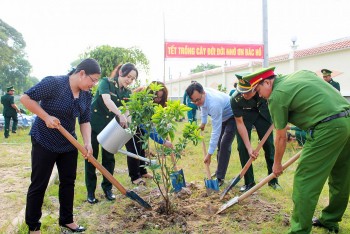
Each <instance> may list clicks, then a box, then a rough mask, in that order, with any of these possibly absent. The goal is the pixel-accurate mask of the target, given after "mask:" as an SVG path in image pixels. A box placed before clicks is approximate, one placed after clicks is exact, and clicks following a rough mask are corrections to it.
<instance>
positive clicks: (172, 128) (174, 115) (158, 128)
mask: <svg viewBox="0 0 350 234" xmlns="http://www.w3.org/2000/svg"><path fill="white" fill-rule="evenodd" d="M162 88H163V87H162V85H159V84H156V83H151V84H150V86H149V87H148V88H147V89H144V90H142V91H139V92H135V93H133V94H132V95H131V96H130V99H129V100H128V102H124V103H123V104H124V106H123V108H122V111H123V112H125V111H126V110H128V111H129V113H130V115H131V123H130V125H129V129H130V131H131V132H133V133H134V132H135V131H136V130H137V128H138V127H140V128H141V129H142V130H143V134H141V139H138V140H140V141H141V142H142V147H143V148H144V149H149V144H150V140H149V139H150V136H151V134H153V133H154V132H157V134H158V135H159V136H160V137H162V139H170V140H171V142H173V146H174V147H173V148H166V147H165V146H163V145H160V144H156V143H154V149H155V157H156V160H157V162H158V164H157V165H148V166H147V167H148V168H149V169H150V170H151V171H152V172H153V175H154V176H153V181H154V182H155V184H156V185H157V187H158V189H159V191H160V193H161V196H162V198H163V201H164V212H165V213H167V214H169V213H170V212H172V204H171V201H170V197H169V194H170V193H171V192H173V188H172V186H171V178H170V175H171V174H172V173H174V166H175V165H176V163H177V161H178V160H179V159H180V158H181V156H182V154H183V151H184V149H185V148H186V146H187V145H188V143H190V142H192V143H193V144H194V145H197V144H198V141H199V140H200V139H201V138H202V137H201V136H200V130H199V129H198V126H197V124H196V123H195V122H192V123H186V124H185V126H184V129H183V131H182V136H181V137H178V139H175V132H176V127H177V121H178V120H180V119H182V118H183V117H185V114H186V113H187V111H189V110H190V109H191V108H189V107H187V106H186V105H184V104H181V103H180V100H177V101H171V100H170V101H168V102H167V105H166V107H162V106H161V105H158V104H156V103H154V102H153V99H154V97H155V96H156V95H155V93H156V92H157V91H159V90H161V89H162ZM171 155H173V156H174V158H175V160H174V161H173V160H171V157H170V156H171ZM180 179H181V178H180ZM182 179H183V178H182Z"/></svg>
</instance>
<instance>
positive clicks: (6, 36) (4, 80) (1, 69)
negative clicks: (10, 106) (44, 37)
mask: <svg viewBox="0 0 350 234" xmlns="http://www.w3.org/2000/svg"><path fill="white" fill-rule="evenodd" d="M25 46H26V43H25V41H24V39H23V37H22V34H21V33H19V32H18V31H17V30H16V29H14V28H13V27H11V26H10V25H8V24H7V23H5V22H4V21H2V20H1V19H0V86H1V88H2V90H5V88H6V87H7V86H9V85H14V86H15V87H16V89H17V90H18V91H23V89H24V86H25V84H26V81H27V77H28V75H29V73H30V70H31V65H30V63H29V62H28V60H27V59H26V53H25V51H24V49H25Z"/></svg>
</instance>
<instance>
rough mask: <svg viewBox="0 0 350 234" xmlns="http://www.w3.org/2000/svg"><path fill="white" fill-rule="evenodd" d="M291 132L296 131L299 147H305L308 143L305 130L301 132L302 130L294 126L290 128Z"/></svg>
mask: <svg viewBox="0 0 350 234" xmlns="http://www.w3.org/2000/svg"><path fill="white" fill-rule="evenodd" d="M290 130H293V131H295V138H296V140H297V142H298V145H299V146H303V145H305V141H306V132H305V131H304V130H301V129H300V128H298V127H296V126H293V127H291V128H290Z"/></svg>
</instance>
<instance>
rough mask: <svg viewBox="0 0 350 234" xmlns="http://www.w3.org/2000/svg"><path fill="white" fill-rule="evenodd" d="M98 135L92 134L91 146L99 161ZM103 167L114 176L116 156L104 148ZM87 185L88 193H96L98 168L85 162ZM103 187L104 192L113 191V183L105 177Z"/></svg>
mask: <svg viewBox="0 0 350 234" xmlns="http://www.w3.org/2000/svg"><path fill="white" fill-rule="evenodd" d="M97 135H98V134H97V133H96V132H94V131H92V132H91V145H92V150H93V156H94V158H96V159H98V155H99V149H100V145H99V143H98V141H97ZM101 149H102V166H103V167H104V168H106V170H107V171H108V172H109V173H111V174H112V175H113V173H114V168H115V158H114V154H112V153H109V152H108V151H107V150H105V149H104V148H102V147H101ZM85 184H86V189H87V192H88V193H94V192H95V190H96V184H97V176H96V168H95V166H94V165H92V163H90V162H88V161H87V160H85ZM101 187H102V189H103V191H107V190H111V189H112V183H111V182H109V180H108V179H107V178H106V177H104V176H103V179H102V183H101Z"/></svg>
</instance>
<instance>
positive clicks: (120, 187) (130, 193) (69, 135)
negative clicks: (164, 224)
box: [58, 125, 152, 210]
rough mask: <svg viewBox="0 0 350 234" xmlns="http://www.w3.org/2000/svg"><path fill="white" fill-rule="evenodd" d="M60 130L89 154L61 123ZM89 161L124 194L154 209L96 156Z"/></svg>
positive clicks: (71, 141) (145, 206) (149, 208)
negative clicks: (118, 178) (121, 181)
mask: <svg viewBox="0 0 350 234" xmlns="http://www.w3.org/2000/svg"><path fill="white" fill-rule="evenodd" d="M58 131H60V132H61V133H62V135H63V136H65V137H66V138H67V140H69V141H70V143H72V144H73V145H74V146H75V147H76V148H77V149H78V150H79V151H80V152H81V153H82V154H83V155H86V154H87V150H86V149H85V148H84V147H83V146H82V145H81V144H80V143H79V142H78V141H77V140H76V139H75V138H74V137H73V136H72V135H71V134H70V133H69V132H68V131H67V130H66V129H65V128H64V127H63V126H62V125H61V126H59V128H58ZM88 160H89V162H91V163H92V165H94V166H95V167H96V168H97V169H98V170H99V171H100V172H101V173H102V175H104V177H106V178H107V179H108V180H109V182H111V183H112V184H113V185H114V186H115V187H116V188H117V189H118V190H119V191H120V192H121V193H122V194H123V195H125V196H126V197H128V198H130V199H131V200H134V201H136V202H138V203H139V204H140V205H141V206H143V207H144V208H146V209H147V210H152V207H151V206H150V205H149V204H148V203H147V202H146V201H144V200H143V199H142V198H141V197H139V195H137V194H136V193H135V192H134V191H129V190H126V189H125V188H124V187H123V185H121V184H120V183H119V181H118V180H117V179H116V178H114V177H113V175H112V174H111V173H109V171H107V169H106V168H104V166H102V165H101V164H100V163H99V162H98V161H97V160H96V159H95V158H94V157H88Z"/></svg>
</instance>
